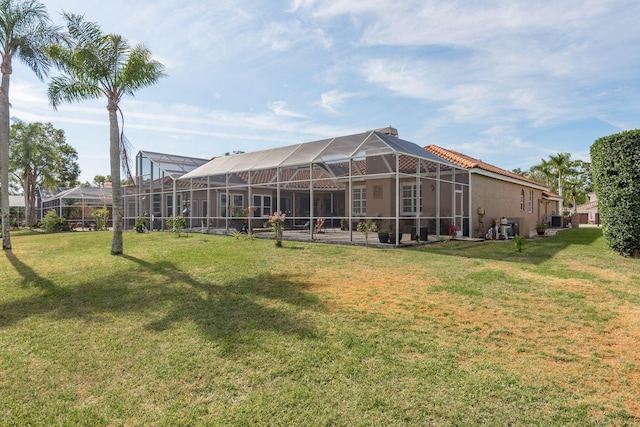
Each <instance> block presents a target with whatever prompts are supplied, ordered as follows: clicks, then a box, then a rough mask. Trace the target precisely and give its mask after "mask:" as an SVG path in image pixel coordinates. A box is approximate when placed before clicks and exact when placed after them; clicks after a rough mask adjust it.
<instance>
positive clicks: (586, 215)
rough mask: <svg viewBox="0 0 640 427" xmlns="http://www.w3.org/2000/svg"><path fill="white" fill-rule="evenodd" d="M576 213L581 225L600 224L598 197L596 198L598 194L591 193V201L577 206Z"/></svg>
mask: <svg viewBox="0 0 640 427" xmlns="http://www.w3.org/2000/svg"><path fill="white" fill-rule="evenodd" d="M575 212H576V213H577V214H578V216H579V220H580V224H600V213H599V212H598V197H597V196H596V193H594V192H591V193H589V201H588V202H587V203H584V204H582V205H578V206H576V207H575Z"/></svg>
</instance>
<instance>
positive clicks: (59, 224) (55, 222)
mask: <svg viewBox="0 0 640 427" xmlns="http://www.w3.org/2000/svg"><path fill="white" fill-rule="evenodd" d="M66 225H67V221H66V220H65V218H64V217H63V216H58V214H57V212H56V211H55V209H51V210H50V211H49V212H47V213H46V214H45V216H44V218H42V228H43V229H44V231H45V232H46V233H54V232H57V231H63V230H64V229H65V227H66Z"/></svg>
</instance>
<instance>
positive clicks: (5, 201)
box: [0, 58, 11, 249]
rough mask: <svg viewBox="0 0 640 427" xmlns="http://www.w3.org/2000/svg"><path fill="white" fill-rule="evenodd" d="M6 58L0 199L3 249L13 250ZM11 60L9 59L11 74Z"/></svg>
mask: <svg viewBox="0 0 640 427" xmlns="http://www.w3.org/2000/svg"><path fill="white" fill-rule="evenodd" d="M5 62H6V58H4V59H3V61H2V84H1V86H0V170H1V175H2V178H0V181H1V185H2V187H1V188H2V190H1V191H2V196H1V197H0V199H1V200H0V209H2V249H11V236H10V234H9V231H10V229H11V224H10V221H11V217H10V212H9V211H10V206H9V76H10V74H9V73H7V72H6V71H5V68H6V67H5ZM10 70H11V60H10V59H9V72H10Z"/></svg>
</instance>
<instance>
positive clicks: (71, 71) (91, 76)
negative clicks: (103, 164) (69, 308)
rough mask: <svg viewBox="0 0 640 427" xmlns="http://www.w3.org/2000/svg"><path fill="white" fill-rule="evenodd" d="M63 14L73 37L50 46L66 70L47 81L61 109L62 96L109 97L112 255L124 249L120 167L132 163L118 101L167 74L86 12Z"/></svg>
mask: <svg viewBox="0 0 640 427" xmlns="http://www.w3.org/2000/svg"><path fill="white" fill-rule="evenodd" d="M63 16H64V18H65V19H66V21H67V28H68V30H69V37H68V39H67V40H65V43H63V44H54V45H51V46H50V47H49V48H48V49H47V52H48V54H49V55H50V56H51V58H52V59H53V60H54V61H56V63H57V64H58V65H59V67H60V69H61V70H62V71H63V74H62V75H61V76H57V77H54V78H53V79H52V80H51V83H50V84H49V100H50V102H51V105H52V106H53V108H57V107H58V105H60V103H61V102H62V101H67V102H78V101H82V100H85V99H97V98H100V97H102V96H104V97H106V98H107V111H108V112H109V154H110V159H111V160H110V163H111V178H112V179H111V182H112V197H113V238H112V241H111V254H112V255H119V254H122V187H121V179H120V169H121V165H124V166H127V167H128V159H127V150H126V145H125V141H126V140H125V138H124V134H122V133H121V131H120V129H119V125H118V116H117V113H118V112H120V115H121V116H122V110H121V109H120V106H119V103H120V100H121V99H122V96H123V95H124V94H127V95H131V96H133V95H134V92H135V91H136V90H138V89H141V88H144V87H147V86H150V85H152V84H154V83H156V82H157V81H158V79H160V77H163V76H164V75H165V74H164V67H163V66H162V64H161V63H159V62H158V61H156V60H154V59H153V58H152V56H151V52H150V51H149V50H148V49H147V48H146V47H145V46H144V45H142V44H138V45H136V46H134V47H130V46H129V44H128V43H127V41H126V40H124V39H123V38H122V37H121V36H120V35H117V34H104V33H103V32H102V30H101V29H100V27H99V26H98V25H97V24H95V23H93V22H88V21H85V20H84V17H83V16H79V15H74V14H66V13H65V14H64V15H63ZM121 156H122V157H123V159H124V161H123V162H122V163H121V162H120V159H121ZM127 169H128V168H127Z"/></svg>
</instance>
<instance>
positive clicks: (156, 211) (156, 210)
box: [151, 194, 162, 216]
mask: <svg viewBox="0 0 640 427" xmlns="http://www.w3.org/2000/svg"><path fill="white" fill-rule="evenodd" d="M161 200H162V196H161V195H160V194H154V195H153V208H152V210H151V212H152V213H153V215H155V216H161V215H162V211H161V210H160V201H161Z"/></svg>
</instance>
